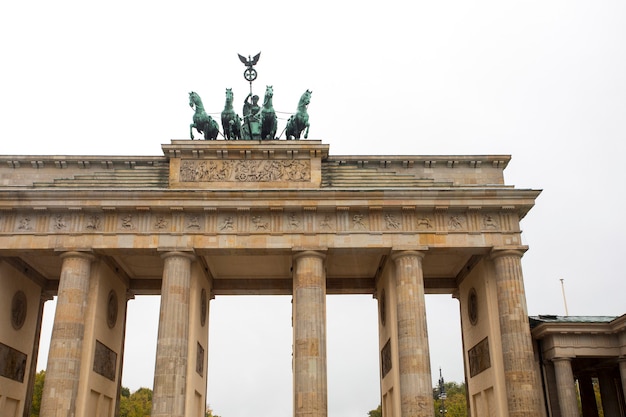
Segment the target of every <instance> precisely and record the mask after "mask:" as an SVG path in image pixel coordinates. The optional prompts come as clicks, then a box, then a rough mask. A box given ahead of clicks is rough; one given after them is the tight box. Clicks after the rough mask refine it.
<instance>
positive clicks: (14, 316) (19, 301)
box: [11, 291, 26, 330]
mask: <svg viewBox="0 0 626 417" xmlns="http://www.w3.org/2000/svg"><path fill="white" fill-rule="evenodd" d="M25 321H26V294H24V291H18V292H16V293H15V294H14V295H13V300H11V325H13V328H14V329H15V330H19V329H21V328H22V326H23V325H24V322H25Z"/></svg>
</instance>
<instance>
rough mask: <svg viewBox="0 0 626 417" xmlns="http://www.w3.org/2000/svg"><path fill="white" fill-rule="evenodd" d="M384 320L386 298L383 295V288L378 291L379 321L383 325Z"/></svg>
mask: <svg viewBox="0 0 626 417" xmlns="http://www.w3.org/2000/svg"><path fill="white" fill-rule="evenodd" d="M385 320H387V300H386V295H385V289H384V288H383V290H382V291H381V292H380V323H381V324H382V325H383V326H384V325H385Z"/></svg>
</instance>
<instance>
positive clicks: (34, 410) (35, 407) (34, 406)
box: [30, 371, 46, 417]
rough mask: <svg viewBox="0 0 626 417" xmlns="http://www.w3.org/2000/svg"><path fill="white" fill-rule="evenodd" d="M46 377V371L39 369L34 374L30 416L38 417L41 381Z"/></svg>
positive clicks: (41, 389)
mask: <svg viewBox="0 0 626 417" xmlns="http://www.w3.org/2000/svg"><path fill="white" fill-rule="evenodd" d="M45 379H46V371H39V372H37V374H36V375H35V386H34V387H33V402H32V403H31V406H30V417H39V409H40V408H41V397H42V395H43V383H44V380H45Z"/></svg>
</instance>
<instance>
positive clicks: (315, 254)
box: [293, 249, 326, 260]
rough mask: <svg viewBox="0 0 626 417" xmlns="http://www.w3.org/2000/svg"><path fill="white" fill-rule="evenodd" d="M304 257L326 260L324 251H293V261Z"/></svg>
mask: <svg viewBox="0 0 626 417" xmlns="http://www.w3.org/2000/svg"><path fill="white" fill-rule="evenodd" d="M305 256H307V257H308V256H312V257H317V258H320V259H322V260H325V259H326V249H303V250H294V253H293V259H294V260H296V259H298V258H302V257H305Z"/></svg>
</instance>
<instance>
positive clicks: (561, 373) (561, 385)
mask: <svg viewBox="0 0 626 417" xmlns="http://www.w3.org/2000/svg"><path fill="white" fill-rule="evenodd" d="M552 362H553V363H554V373H555V376H556V387H557V391H558V393H559V409H560V410H561V417H578V399H577V398H576V383H575V381H574V373H573V372H572V361H571V359H570V358H554V359H553V360H552Z"/></svg>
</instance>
